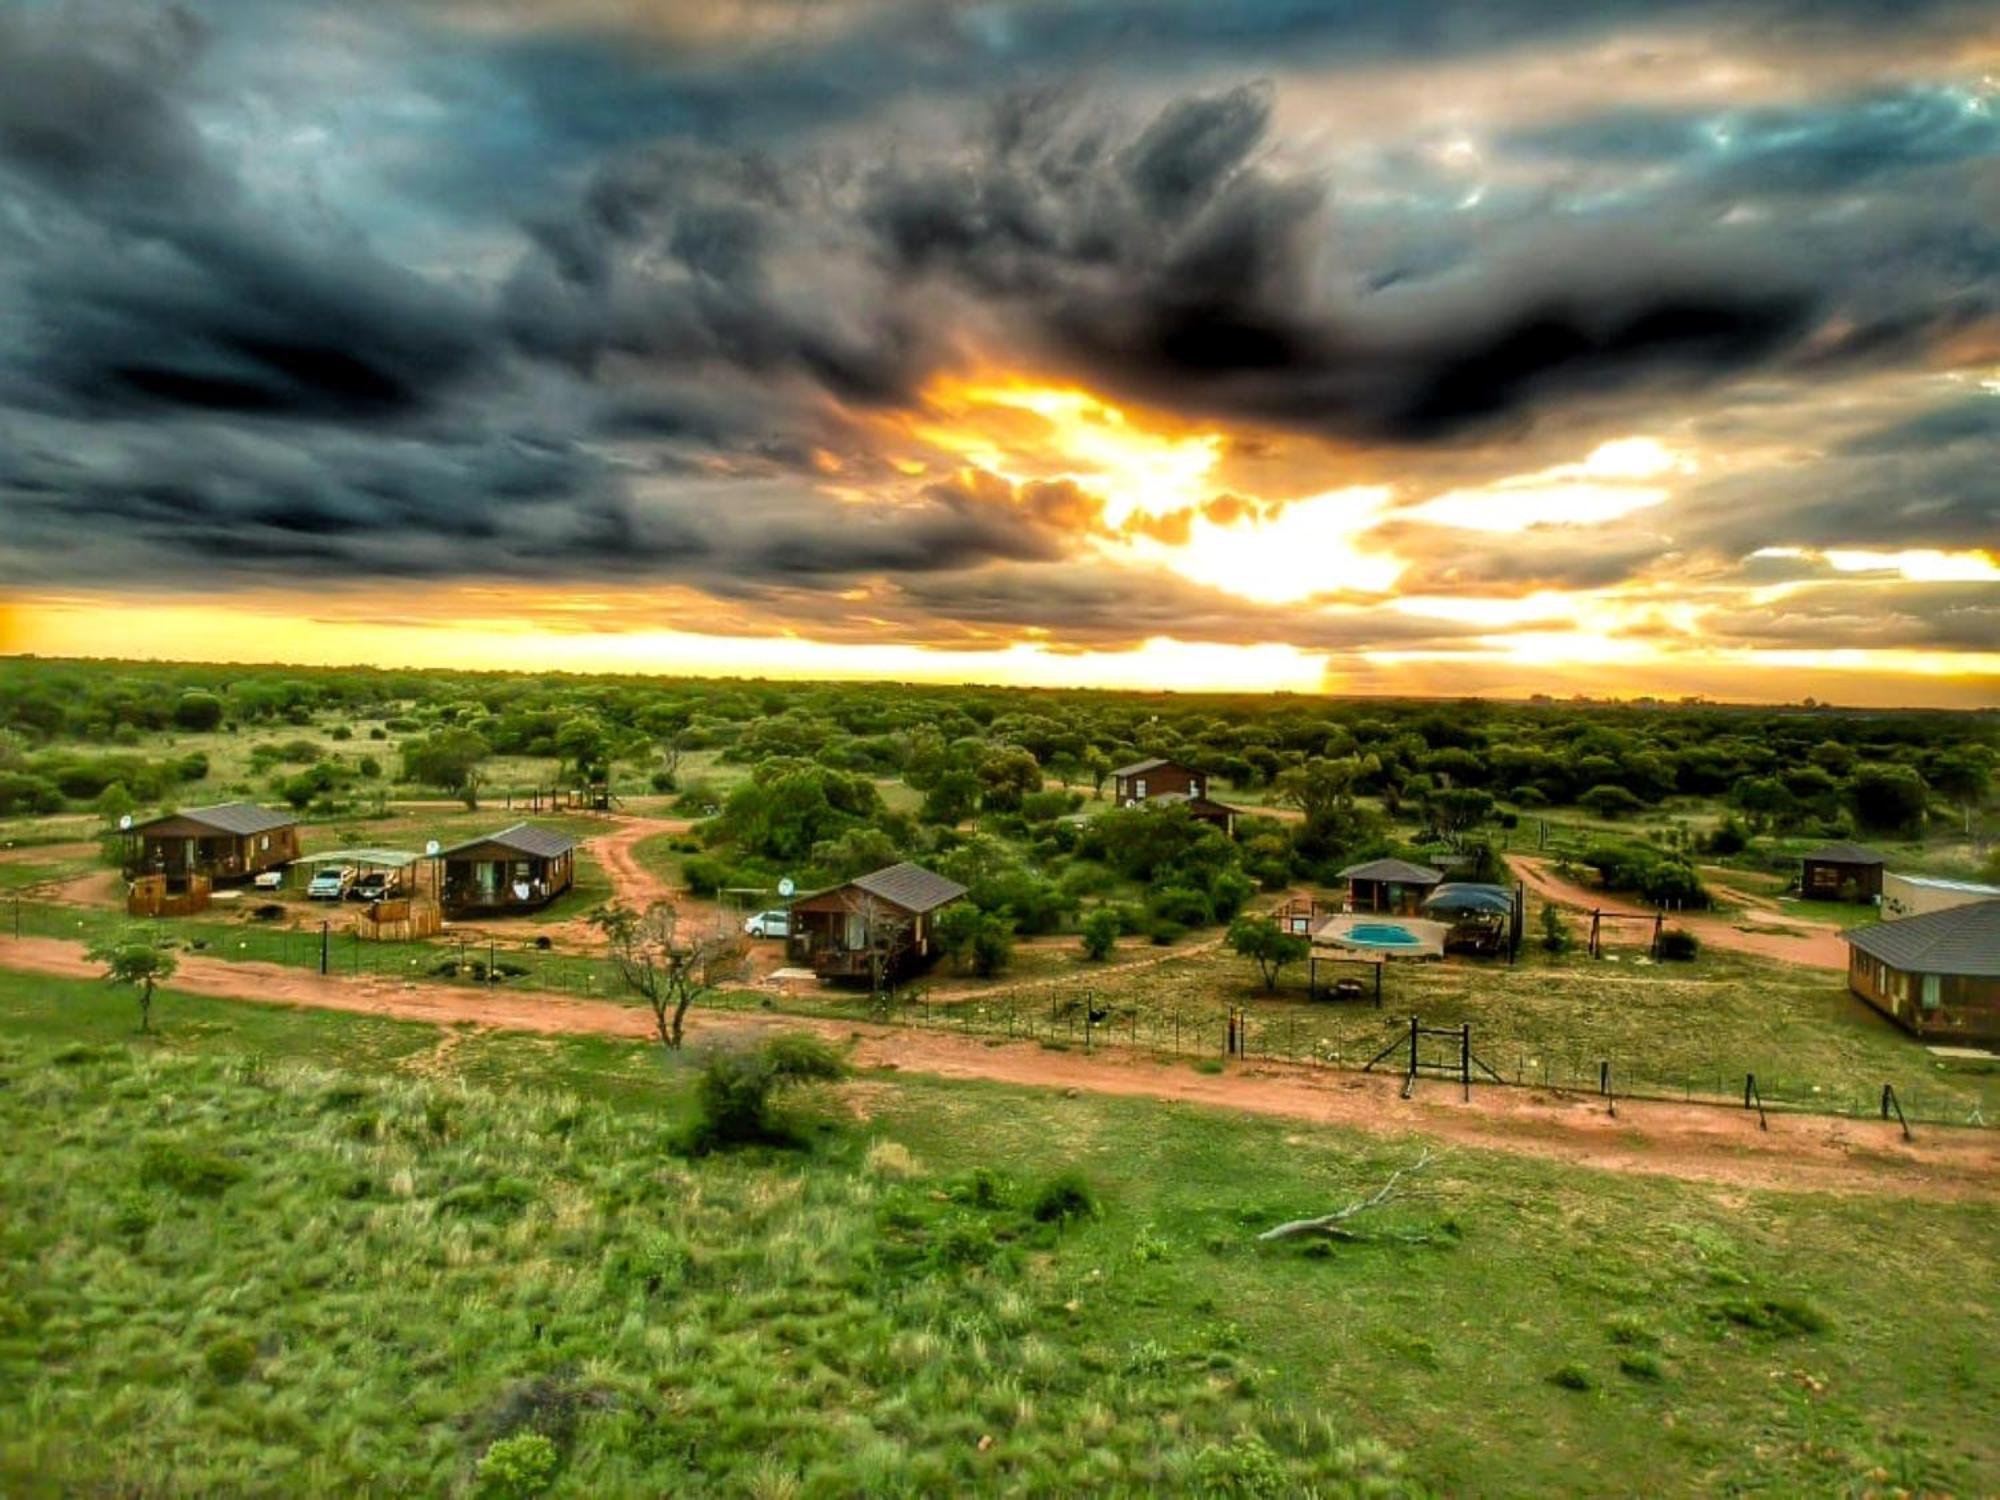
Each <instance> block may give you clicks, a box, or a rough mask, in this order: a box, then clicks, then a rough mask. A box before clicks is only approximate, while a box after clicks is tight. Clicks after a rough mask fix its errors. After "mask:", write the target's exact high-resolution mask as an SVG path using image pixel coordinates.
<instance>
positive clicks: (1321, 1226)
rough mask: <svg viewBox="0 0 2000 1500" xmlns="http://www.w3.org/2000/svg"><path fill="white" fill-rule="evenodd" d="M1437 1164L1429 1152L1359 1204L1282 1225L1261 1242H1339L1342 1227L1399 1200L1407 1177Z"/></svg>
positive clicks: (1266, 1231)
mask: <svg viewBox="0 0 2000 1500" xmlns="http://www.w3.org/2000/svg"><path fill="white" fill-rule="evenodd" d="M1436 1160H1437V1153H1436V1152H1435V1151H1432V1150H1430V1149H1428V1148H1426V1149H1425V1151H1424V1154H1423V1155H1422V1156H1419V1157H1418V1158H1417V1159H1416V1160H1415V1161H1413V1162H1411V1163H1410V1164H1409V1165H1408V1166H1407V1167H1398V1168H1396V1170H1395V1171H1393V1172H1391V1173H1390V1174H1389V1180H1388V1181H1387V1182H1385V1183H1383V1184H1382V1186H1380V1187H1379V1188H1377V1189H1376V1190H1375V1191H1374V1192H1373V1193H1371V1194H1369V1196H1367V1197H1366V1198H1360V1199H1357V1200H1356V1201H1355V1202H1353V1203H1350V1204H1348V1205H1347V1207H1345V1208H1338V1209H1335V1210H1334V1211H1333V1212H1332V1213H1330V1214H1321V1215H1320V1216H1319V1217H1318V1218H1316V1219H1293V1220H1291V1221H1290V1222H1289V1223H1285V1224H1279V1225H1277V1226H1275V1227H1274V1228H1271V1229H1267V1230H1265V1231H1264V1232H1263V1233H1262V1234H1260V1235H1258V1236H1257V1238H1258V1239H1259V1240H1289V1239H1296V1238H1297V1237H1298V1236H1300V1235H1302V1234H1324V1235H1329V1236H1332V1237H1334V1238H1339V1237H1340V1236H1341V1233H1342V1231H1341V1228H1340V1226H1341V1225H1342V1224H1344V1223H1346V1222H1347V1221H1348V1220H1349V1219H1352V1218H1354V1217H1355V1216H1356V1215H1357V1214H1365V1213H1366V1212H1368V1210H1369V1209H1371V1208H1380V1207H1381V1206H1382V1205H1383V1204H1385V1203H1387V1202H1388V1201H1389V1200H1390V1199H1391V1198H1393V1197H1395V1196H1396V1186H1397V1184H1398V1183H1400V1182H1401V1181H1402V1180H1403V1179H1404V1178H1405V1177H1412V1176H1415V1175H1416V1174H1417V1173H1418V1172H1421V1171H1423V1169H1424V1168H1425V1167H1428V1166H1429V1165H1430V1164H1431V1163H1432V1162H1434V1161H1436Z"/></svg>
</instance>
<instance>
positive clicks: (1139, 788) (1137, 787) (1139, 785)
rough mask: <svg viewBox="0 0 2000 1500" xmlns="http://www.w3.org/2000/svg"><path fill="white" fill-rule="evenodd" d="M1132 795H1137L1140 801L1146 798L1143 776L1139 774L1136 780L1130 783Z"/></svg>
mask: <svg viewBox="0 0 2000 1500" xmlns="http://www.w3.org/2000/svg"><path fill="white" fill-rule="evenodd" d="M1132 795H1133V796H1135V797H1137V798H1138V799H1139V800H1140V801H1141V802H1144V801H1145V800H1146V778H1145V777H1143V776H1141V777H1140V778H1139V779H1138V780H1137V781H1135V782H1133V783H1132Z"/></svg>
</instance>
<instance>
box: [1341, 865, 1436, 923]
mask: <svg viewBox="0 0 2000 1500" xmlns="http://www.w3.org/2000/svg"><path fill="white" fill-rule="evenodd" d="M1338 878H1339V879H1341V880H1344V881H1346V882H1347V909H1348V910H1349V911H1371V912H1389V913H1394V914H1395V915H1397V916H1403V917H1414V916H1416V915H1417V913H1418V912H1420V911H1422V910H1423V905H1424V901H1425V900H1426V899H1427V898H1428V897H1429V896H1430V894H1431V892H1432V891H1434V890H1436V889H1437V888H1438V886H1439V885H1440V884H1442V883H1443V881H1444V874H1443V872H1442V871H1439V870H1433V869H1432V868H1431V867H1430V866H1429V865H1416V864H1411V863H1410V861H1408V860H1407V859H1371V860H1369V861H1367V862H1366V863H1365V864H1358V865H1349V866H1348V867H1347V868H1346V869H1344V870H1342V871H1341V872H1340V874H1339V877H1338Z"/></svg>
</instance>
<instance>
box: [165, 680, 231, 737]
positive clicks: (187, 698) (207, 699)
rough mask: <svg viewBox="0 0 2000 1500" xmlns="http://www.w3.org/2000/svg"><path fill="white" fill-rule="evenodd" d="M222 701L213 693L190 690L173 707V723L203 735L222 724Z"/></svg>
mask: <svg viewBox="0 0 2000 1500" xmlns="http://www.w3.org/2000/svg"><path fill="white" fill-rule="evenodd" d="M222 713H223V709H222V700H221V699H220V698H218V697H216V696H215V694H213V693H204V692H202V691H200V690H199V689H195V688H190V689H189V690H188V691H187V692H185V693H182V694H181V696H180V701H179V702H178V703H176V704H175V705H174V723H175V724H176V725H178V726H179V727H180V728H182V729H188V730H193V731H195V732H196V733H204V732H206V731H208V730H211V729H214V728H216V727H217V726H218V725H220V724H221V723H222Z"/></svg>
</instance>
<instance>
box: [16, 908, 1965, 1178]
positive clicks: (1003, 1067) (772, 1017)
mask: <svg viewBox="0 0 2000 1500" xmlns="http://www.w3.org/2000/svg"><path fill="white" fill-rule="evenodd" d="M0 966H5V967H7V968H11V969H16V970H21V971H25V972H29V973H42V974H56V975H62V976H66V977H71V978H97V977H100V971H99V969H98V968H97V966H96V965H94V964H92V963H90V962H89V961H88V960H87V959H85V957H84V956H83V950H82V948H81V947H80V946H79V945H78V944H75V943H67V942H63V941H60V940H58V939H54V938H21V939H5V938H0ZM172 987H173V988H174V989H178V990H183V991H186V992H189V993H193V994H200V995H212V996H217V997H222V998H227V999H236V1000H252V1001H259V1002H263V1003H267V1004H279V1005H307V1006H314V1007H318V1008H321V1009H328V1010H340V1011H348V1012H352V1013H356V1014H362V1015H377V1016H387V1017H393V1018H397V1019H402V1020H411V1021H426V1022H430V1023H432V1024H435V1025H439V1026H450V1025H452V1024H454V1023H458V1022H472V1023H474V1024H476V1025H479V1026H485V1027H493V1028H497V1029H502V1030H509V1031H527V1032H540V1033H547V1034H598V1035H605V1036H621V1037H631V1038H634V1039H644V1038H646V1037H647V1036H648V1035H649V1034H650V1028H651V1018H650V1016H648V1014H647V1013H646V1012H645V1011H644V1010H643V1009H641V1008H639V1007H637V1006H630V1005H620V1004H617V1003H614V1002H611V1001H605V1000H577V999H571V998H569V997H567V996H561V995H551V994H540V993H536V992H533V991H524V990H493V991H482V990H468V989H463V988H455V987H448V986H445V985H438V984H425V983H419V982H415V981H395V980H384V979H379V978H373V977H367V976H355V977H322V976H320V975H317V974H312V973H302V972H300V971H298V970H295V969H286V968H281V967H278V966H276V965H272V964H255V963H228V962H226V961H223V960H220V959H214V958H208V957H205V956H203V955H200V954H188V955H184V956H183V958H182V960H181V967H180V971H179V973H177V974H176V975H175V977H174V980H173V986H172ZM690 1022H691V1024H690V1034H691V1035H692V1036H693V1037H694V1039H695V1041H696V1042H697V1043H700V1042H702V1041H705V1040H719V1039H725V1038H727V1037H730V1036H732V1035H743V1036H754V1035H756V1034H759V1033H762V1032H769V1031H774V1030H787V1029H791V1030H808V1031H814V1032H817V1033H819V1034H821V1035H823V1036H826V1037H828V1038H830V1039H833V1040H846V1041H851V1042H852V1043H853V1046H854V1060H855V1063H856V1065H857V1066H859V1067H861V1068H864V1069H867V1068H879V1069H896V1070H903V1071H908V1072H915V1073H926V1074H932V1075H935V1076H937V1077H942V1078H970V1079H985V1080H990V1081H994V1082H1000V1083H1007V1084H1014V1085H1020V1086H1024V1087H1031V1088H1050V1089H1057V1090H1063V1091H1067V1090H1071V1089H1074V1090H1077V1091H1079V1092H1084V1093H1093V1094H1105V1095H1118V1096H1125V1097H1133V1098H1148V1099H1158V1100H1162V1101H1165V1102H1170V1103H1175V1104H1191V1105H1199V1106H1202V1107H1206V1108H1215V1109H1228V1110H1238V1111H1242V1112H1245V1113H1249V1114H1257V1115H1267V1116H1274V1117H1278V1118H1283V1119H1290V1120H1297V1121H1301V1122H1304V1123H1308V1124H1316V1125H1332V1126H1337V1127H1341V1128H1345V1129H1357V1130H1366V1131H1371V1132H1379V1133H1383V1134H1401V1133H1403V1132H1406V1131H1413V1130H1414V1131H1421V1132H1423V1133H1425V1134H1428V1135H1431V1136H1435V1137H1437V1138H1439V1139H1442V1140H1446V1141H1451V1142H1454V1143H1457V1144H1462V1145H1465V1146H1468V1147H1477V1148H1479V1149H1483V1150H1498V1151H1511V1152H1516V1153H1519V1154H1521V1155H1526V1156H1536V1157H1542V1158H1547V1159H1552V1160H1558V1161H1564V1162H1570V1163H1573V1164H1575V1165H1579V1166H1589V1167H1596V1168H1601V1169H1604V1170H1608V1171H1622V1172H1643V1173H1648V1174H1652V1175H1657V1176H1666V1177H1676V1178H1685V1179H1689V1180H1693V1181H1700V1182H1713V1183H1719V1184H1726V1185H1732V1186H1737V1187H1752V1188H1771V1189H1783V1190H1802V1191H1825V1192H1856V1193H1885V1194H1891V1195H1901V1196H1909V1197H1925V1198H1944V1199H1979V1200H1985V1201H2000V1132H1993V1131H1985V1130H1964V1129H1958V1130H1953V1129H1945V1128H1942V1127H1931V1128H1927V1129H1925V1130H1923V1131H1921V1132H1920V1133H1919V1135H1918V1137H1917V1139H1916V1140H1915V1141H1913V1142H1905V1141H1903V1140H1902V1139H1901V1137H1900V1133H1899V1132H1898V1131H1897V1129H1896V1127H1894V1126H1893V1125H1883V1124H1881V1123H1880V1122H1877V1121H1872V1120H1844V1119H1835V1118H1830V1117H1823V1116H1800V1115H1775V1116H1773V1117H1772V1120H1771V1127H1770V1129H1769V1130H1768V1131H1760V1130H1759V1129H1758V1128H1757V1124H1756V1121H1755V1120H1754V1118H1752V1117H1751V1116H1749V1115H1747V1114H1745V1113H1743V1112H1741V1111H1738V1110H1734V1109H1725V1108H1716V1107H1711V1106H1704V1105H1691V1104H1671V1103H1651V1102H1641V1101H1638V1100H1621V1101H1620V1102H1619V1104H1618V1113H1617V1116H1616V1117H1615V1118H1614V1117H1613V1116H1612V1115H1611V1114H1610V1113H1609V1112H1608V1110H1607V1109H1606V1108H1605V1107H1604V1105H1603V1103H1602V1102H1601V1101H1599V1100H1597V1099H1595V1098H1592V1097H1580V1096H1576V1095H1561V1094H1554V1093H1548V1092H1544V1091H1541V1090H1534V1089H1513V1088H1502V1087H1496V1086H1486V1087H1481V1088H1478V1089H1476V1090H1474V1092H1473V1095H1472V1098H1471V1100H1470V1101H1461V1099H1460V1097H1459V1093H1458V1090H1456V1089H1455V1088H1453V1087H1452V1086H1450V1085H1448V1084H1444V1083H1435V1082H1426V1083H1424V1084H1423V1085H1421V1086H1420V1087H1419V1089H1418V1091H1417V1093H1416V1095H1415V1097H1414V1098H1411V1099H1407V1100H1405V1099H1402V1098H1400V1097H1399V1096H1398V1090H1399V1087H1400V1081H1399V1080H1398V1079H1396V1078H1391V1077H1379V1076H1370V1075H1363V1074H1357V1073H1346V1072H1334V1071H1329V1070H1320V1069H1313V1068H1310V1067H1304V1066H1295V1065H1287V1064H1280V1063H1255V1064H1245V1065H1242V1066H1238V1067H1233V1068H1231V1069H1230V1070H1228V1071H1226V1072H1224V1073H1220V1074H1203V1073H1196V1072H1194V1071H1193V1070H1192V1069H1190V1068H1188V1067H1187V1066H1186V1065H1184V1064H1173V1063H1167V1062H1162V1061H1159V1060H1156V1059H1154V1058H1152V1057H1150V1056H1148V1055H1145V1054H1142V1053H1136V1052H1129V1051H1125V1050H1123V1049H1115V1048H1112V1049H1104V1050H1101V1051H1099V1052H1097V1053H1095V1054H1094V1055H1085V1054H1082V1053H1077V1052H1053V1051H1049V1050H1047V1049H1045V1048H1042V1047H1039V1046H1037V1045H1035V1044H1032V1043H1006V1044H1002V1045H997V1046H996V1045H993V1041H992V1039H991V1038H974V1037H964V1036H954V1035H950V1034H947V1033H939V1032H927V1031H914V1030H910V1029H908V1028H901V1027H886V1026H875V1025H868V1024H865V1023H854V1022H847V1021H824V1020H814V1019H811V1018H807V1017H801V1016H791V1015H780V1014H773V1013H750V1014H745V1013H741V1012H717V1011H699V1010H697V1011H696V1012H695V1013H694V1015H693V1016H692V1017H691V1018H690Z"/></svg>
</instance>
